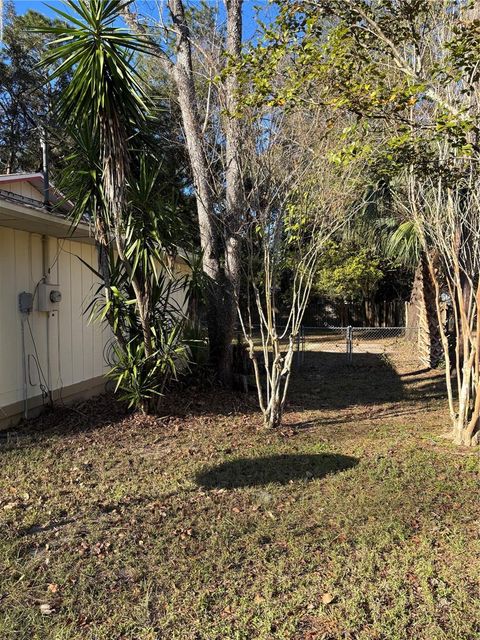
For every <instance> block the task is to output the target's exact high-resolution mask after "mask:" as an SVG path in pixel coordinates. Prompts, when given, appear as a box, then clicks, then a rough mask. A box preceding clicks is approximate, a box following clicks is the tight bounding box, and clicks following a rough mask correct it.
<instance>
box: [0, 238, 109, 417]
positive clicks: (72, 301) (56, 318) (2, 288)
mask: <svg viewBox="0 0 480 640" xmlns="http://www.w3.org/2000/svg"><path fill="white" fill-rule="evenodd" d="M45 245H46V246H45V250H46V260H47V268H49V271H50V272H49V279H50V282H51V283H53V284H58V285H59V289H60V291H61V293H62V301H61V302H60V306H59V311H56V312H53V313H51V314H47V313H46V312H40V311H38V285H39V284H40V282H41V281H42V278H43V275H44V274H43V250H44V247H43V241H42V237H41V236H40V235H38V234H33V233H28V232H26V231H18V230H14V229H9V228H6V227H0V416H1V414H2V413H1V408H2V407H4V406H8V405H10V404H13V403H15V402H19V401H22V400H23V386H24V374H23V356H22V315H21V314H20V312H19V309H18V294H19V293H20V292H21V291H28V292H30V293H34V294H35V299H34V306H33V308H34V311H33V312H32V313H31V314H30V315H29V316H28V322H29V325H30V328H29V326H28V324H27V322H26V321H25V324H24V327H25V351H26V359H25V360H26V371H27V378H28V380H27V393H28V396H29V397H33V396H38V395H40V393H41V390H40V383H41V379H42V373H43V375H44V376H45V377H46V378H47V380H48V382H49V385H50V387H51V389H52V390H56V389H61V388H63V387H68V386H70V385H72V384H75V383H76V382H83V381H86V380H89V379H91V378H94V377H97V376H99V375H102V374H103V373H104V372H105V371H106V366H105V363H104V362H103V351H104V344H105V341H106V340H107V339H108V338H109V335H110V334H109V331H108V329H105V328H104V327H102V325H101V324H100V323H98V322H91V323H89V322H88V315H85V314H84V311H85V309H86V307H87V306H88V304H89V303H90V301H91V297H92V295H93V294H94V293H95V291H96V289H97V284H96V281H95V277H94V274H93V273H92V271H91V270H90V269H88V267H86V266H85V265H83V264H82V263H81V262H80V260H79V259H78V257H77V256H80V257H81V258H82V259H83V260H85V262H88V263H89V264H91V265H92V266H93V267H94V268H95V267H96V252H95V247H94V246H92V245H90V244H86V243H81V242H74V241H70V240H63V239H57V238H48V239H47V242H46V243H45ZM30 329H31V334H32V335H31V334H30ZM32 336H33V338H32ZM37 363H38V365H37Z"/></svg>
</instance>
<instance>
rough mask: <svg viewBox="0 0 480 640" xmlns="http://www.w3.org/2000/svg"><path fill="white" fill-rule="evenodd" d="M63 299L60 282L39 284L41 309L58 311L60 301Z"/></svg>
mask: <svg viewBox="0 0 480 640" xmlns="http://www.w3.org/2000/svg"><path fill="white" fill-rule="evenodd" d="M61 301H62V293H61V291H60V289H59V287H58V284H45V283H42V284H39V285H38V310H39V311H58V310H59V309H60V302H61Z"/></svg>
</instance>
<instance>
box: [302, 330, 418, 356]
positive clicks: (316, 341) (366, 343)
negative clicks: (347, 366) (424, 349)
mask: <svg viewBox="0 0 480 640" xmlns="http://www.w3.org/2000/svg"><path fill="white" fill-rule="evenodd" d="M417 333H418V330H417V329H416V328H415V327H408V328H407V327H302V330H301V334H300V347H299V351H300V353H301V354H304V353H305V352H307V353H308V352H311V353H338V354H344V355H345V358H346V361H347V362H352V361H353V356H354V354H389V353H395V352H399V351H402V350H403V351H405V350H409V351H413V349H414V346H415V344H416V339H417ZM299 359H300V361H301V360H302V357H301V356H300V358H299Z"/></svg>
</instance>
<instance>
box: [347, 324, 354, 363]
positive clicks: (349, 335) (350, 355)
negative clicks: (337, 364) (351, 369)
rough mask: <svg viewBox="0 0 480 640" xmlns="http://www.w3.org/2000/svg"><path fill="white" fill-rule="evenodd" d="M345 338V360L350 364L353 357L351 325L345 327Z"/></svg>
mask: <svg viewBox="0 0 480 640" xmlns="http://www.w3.org/2000/svg"><path fill="white" fill-rule="evenodd" d="M346 338H347V345H346V346H347V362H348V363H349V364H351V363H352V359H353V327H352V326H351V325H349V326H348V327H347V334H346Z"/></svg>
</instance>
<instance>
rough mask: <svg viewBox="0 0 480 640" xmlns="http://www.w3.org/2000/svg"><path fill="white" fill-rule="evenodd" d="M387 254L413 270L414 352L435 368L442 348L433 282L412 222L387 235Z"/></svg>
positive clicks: (412, 318) (407, 221)
mask: <svg viewBox="0 0 480 640" xmlns="http://www.w3.org/2000/svg"><path fill="white" fill-rule="evenodd" d="M387 253H388V255H390V257H392V258H393V259H395V260H397V261H399V262H400V263H402V264H404V265H407V266H409V267H411V268H412V269H415V275H414V278H413V286H412V294H411V297H410V307H411V309H412V310H413V313H412V317H410V324H411V325H412V324H413V326H415V324H416V326H417V328H418V354H419V358H420V361H421V362H422V364H424V365H425V366H426V367H428V368H429V369H431V368H435V367H437V366H438V365H439V364H440V362H441V361H442V359H443V347H442V340H441V335H440V328H439V319H438V314H437V308H436V292H435V285H434V283H433V281H432V276H431V274H430V269H429V265H428V259H427V256H426V255H425V252H424V251H423V250H422V248H421V244H420V238H419V234H418V230H417V227H416V225H415V222H413V221H412V220H406V221H404V222H402V223H401V224H399V225H398V226H397V228H396V229H395V230H394V231H393V233H392V234H391V235H390V236H389V237H388V238H387Z"/></svg>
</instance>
